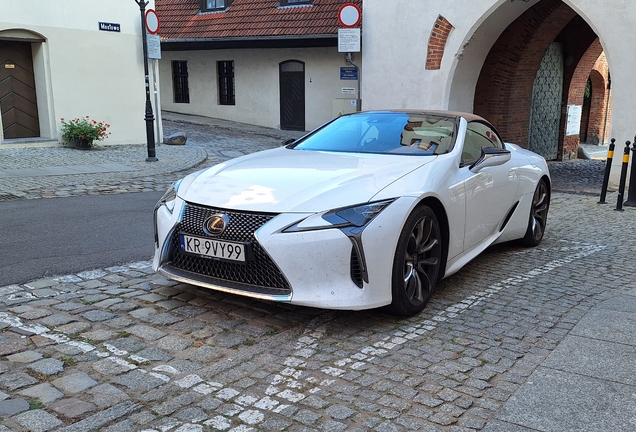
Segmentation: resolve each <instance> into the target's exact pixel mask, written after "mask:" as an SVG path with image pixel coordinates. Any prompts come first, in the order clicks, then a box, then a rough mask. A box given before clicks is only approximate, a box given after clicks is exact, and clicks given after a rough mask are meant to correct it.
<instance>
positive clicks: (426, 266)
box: [389, 206, 442, 316]
mask: <svg viewBox="0 0 636 432" xmlns="http://www.w3.org/2000/svg"><path fill="white" fill-rule="evenodd" d="M441 242H442V233H441V230H440V227H439V222H438V220H437V216H435V213H434V212H433V210H431V208H430V207H427V206H422V207H419V208H417V209H415V210H414V211H413V213H411V215H410V216H409V217H408V219H407V220H406V223H405V224H404V228H403V229H402V233H401V234H400V237H399V239H398V243H397V247H396V249H395V257H394V258H393V276H392V282H391V290H392V295H393V301H392V303H391V305H390V306H389V311H390V312H391V313H393V314H395V315H400V316H411V315H415V314H417V313H418V312H420V311H421V310H422V309H424V307H425V306H426V304H427V303H428V301H429V300H430V299H431V297H432V296H433V292H434V291H435V285H436V284H437V278H438V276H439V271H440V263H441V262H442V243H441Z"/></svg>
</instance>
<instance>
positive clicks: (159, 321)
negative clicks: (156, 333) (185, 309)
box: [140, 312, 183, 326]
mask: <svg viewBox="0 0 636 432" xmlns="http://www.w3.org/2000/svg"><path fill="white" fill-rule="evenodd" d="M140 319H141V320H143V321H146V322H149V323H151V324H155V325H160V326H168V325H170V324H174V323H178V322H180V321H183V319H182V318H178V317H176V316H174V315H172V314H170V313H167V312H163V313H158V314H156V315H149V316H146V317H141V318H140Z"/></svg>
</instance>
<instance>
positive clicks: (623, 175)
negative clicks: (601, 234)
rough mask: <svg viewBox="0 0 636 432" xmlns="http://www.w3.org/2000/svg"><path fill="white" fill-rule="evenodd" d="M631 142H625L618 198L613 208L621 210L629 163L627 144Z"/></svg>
mask: <svg viewBox="0 0 636 432" xmlns="http://www.w3.org/2000/svg"><path fill="white" fill-rule="evenodd" d="M630 144H631V142H629V141H626V142H625V150H624V152H623V166H622V168H621V181H620V184H619V185H618V198H617V200H616V208H615V209H614V210H619V211H623V194H624V193H625V180H626V179H627V165H628V164H629V145H630Z"/></svg>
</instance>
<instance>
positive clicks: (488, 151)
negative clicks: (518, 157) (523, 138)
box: [468, 147, 512, 173]
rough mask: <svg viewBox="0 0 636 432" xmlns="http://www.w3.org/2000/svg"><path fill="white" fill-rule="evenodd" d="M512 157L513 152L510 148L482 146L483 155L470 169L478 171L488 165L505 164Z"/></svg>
mask: <svg viewBox="0 0 636 432" xmlns="http://www.w3.org/2000/svg"><path fill="white" fill-rule="evenodd" d="M511 157H512V154H511V153H510V150H506V149H501V148H496V147H482V148H481V156H480V157H479V159H477V160H476V161H475V163H474V164H472V165H471V166H470V168H468V169H469V170H471V171H472V172H474V173H476V172H479V171H480V170H481V169H483V168H486V167H491V166H498V165H503V164H505V163H506V162H508V161H509V160H510V158H511Z"/></svg>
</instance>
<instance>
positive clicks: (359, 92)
mask: <svg viewBox="0 0 636 432" xmlns="http://www.w3.org/2000/svg"><path fill="white" fill-rule="evenodd" d="M347 61H348V62H349V63H351V65H352V66H353V67H354V68H356V72H358V89H357V92H356V93H357V95H356V111H362V72H361V71H360V68H359V67H358V65H356V64H355V63H354V62H353V56H352V54H351V53H347Z"/></svg>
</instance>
